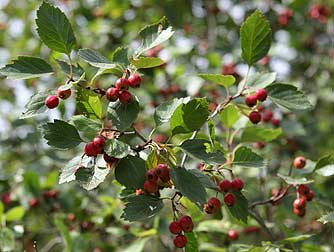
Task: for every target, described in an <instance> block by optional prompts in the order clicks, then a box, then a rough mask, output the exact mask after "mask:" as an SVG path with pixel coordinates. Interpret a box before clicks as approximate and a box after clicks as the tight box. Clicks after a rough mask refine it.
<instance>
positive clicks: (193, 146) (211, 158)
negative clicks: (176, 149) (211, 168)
mask: <svg viewBox="0 0 334 252" xmlns="http://www.w3.org/2000/svg"><path fill="white" fill-rule="evenodd" d="M207 146H210V142H209V141H206V140H203V139H188V140H186V141H184V142H183V143H182V144H181V145H180V148H181V149H182V150H183V151H184V152H185V153H187V154H188V155H189V156H191V157H192V158H195V159H198V160H200V161H201V162H202V163H205V164H209V165H221V164H223V163H225V161H226V159H225V158H224V154H223V153H222V152H220V151H216V152H209V151H208V149H207Z"/></svg>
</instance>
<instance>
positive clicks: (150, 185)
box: [144, 180, 159, 193]
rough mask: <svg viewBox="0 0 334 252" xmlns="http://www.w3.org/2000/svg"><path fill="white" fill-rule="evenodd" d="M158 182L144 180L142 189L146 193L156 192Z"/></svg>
mask: <svg viewBox="0 0 334 252" xmlns="http://www.w3.org/2000/svg"><path fill="white" fill-rule="evenodd" d="M158 189H159V188H158V183H157V182H153V181H149V180H146V181H145V182H144V190H145V191H146V192H148V193H156V192H157V191H158Z"/></svg>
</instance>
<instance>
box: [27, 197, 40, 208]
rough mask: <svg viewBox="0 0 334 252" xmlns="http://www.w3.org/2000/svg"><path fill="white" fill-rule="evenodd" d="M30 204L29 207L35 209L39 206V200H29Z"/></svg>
mask: <svg viewBox="0 0 334 252" xmlns="http://www.w3.org/2000/svg"><path fill="white" fill-rule="evenodd" d="M28 203H29V207H30V208H33V207H35V206H37V205H38V204H39V200H38V199H36V198H32V199H30V200H29V202H28Z"/></svg>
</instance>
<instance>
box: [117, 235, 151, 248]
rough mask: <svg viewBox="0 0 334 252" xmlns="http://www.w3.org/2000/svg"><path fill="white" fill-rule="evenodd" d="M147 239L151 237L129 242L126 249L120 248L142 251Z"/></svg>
mask: <svg viewBox="0 0 334 252" xmlns="http://www.w3.org/2000/svg"><path fill="white" fill-rule="evenodd" d="M149 239H151V237H146V238H142V239H137V240H135V241H133V242H131V244H130V245H129V246H128V247H127V248H126V249H124V250H122V252H142V251H143V249H144V247H145V244H146V242H147V241H148V240H149Z"/></svg>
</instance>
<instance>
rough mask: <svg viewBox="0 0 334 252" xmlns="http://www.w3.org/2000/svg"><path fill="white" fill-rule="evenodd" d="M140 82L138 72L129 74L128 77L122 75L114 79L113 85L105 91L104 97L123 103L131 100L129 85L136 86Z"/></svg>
mask: <svg viewBox="0 0 334 252" xmlns="http://www.w3.org/2000/svg"><path fill="white" fill-rule="evenodd" d="M140 84H141V78H140V76H139V75H138V74H131V75H130V76H129V78H126V77H122V78H119V79H117V80H116V82H115V86H113V87H110V88H108V89H107V91H106V97H107V99H108V100H109V101H113V102H114V101H117V100H118V99H119V101H120V102H121V103H123V104H127V103H129V102H131V98H132V95H131V93H130V92H129V91H128V89H129V87H132V88H138V87H140Z"/></svg>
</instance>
